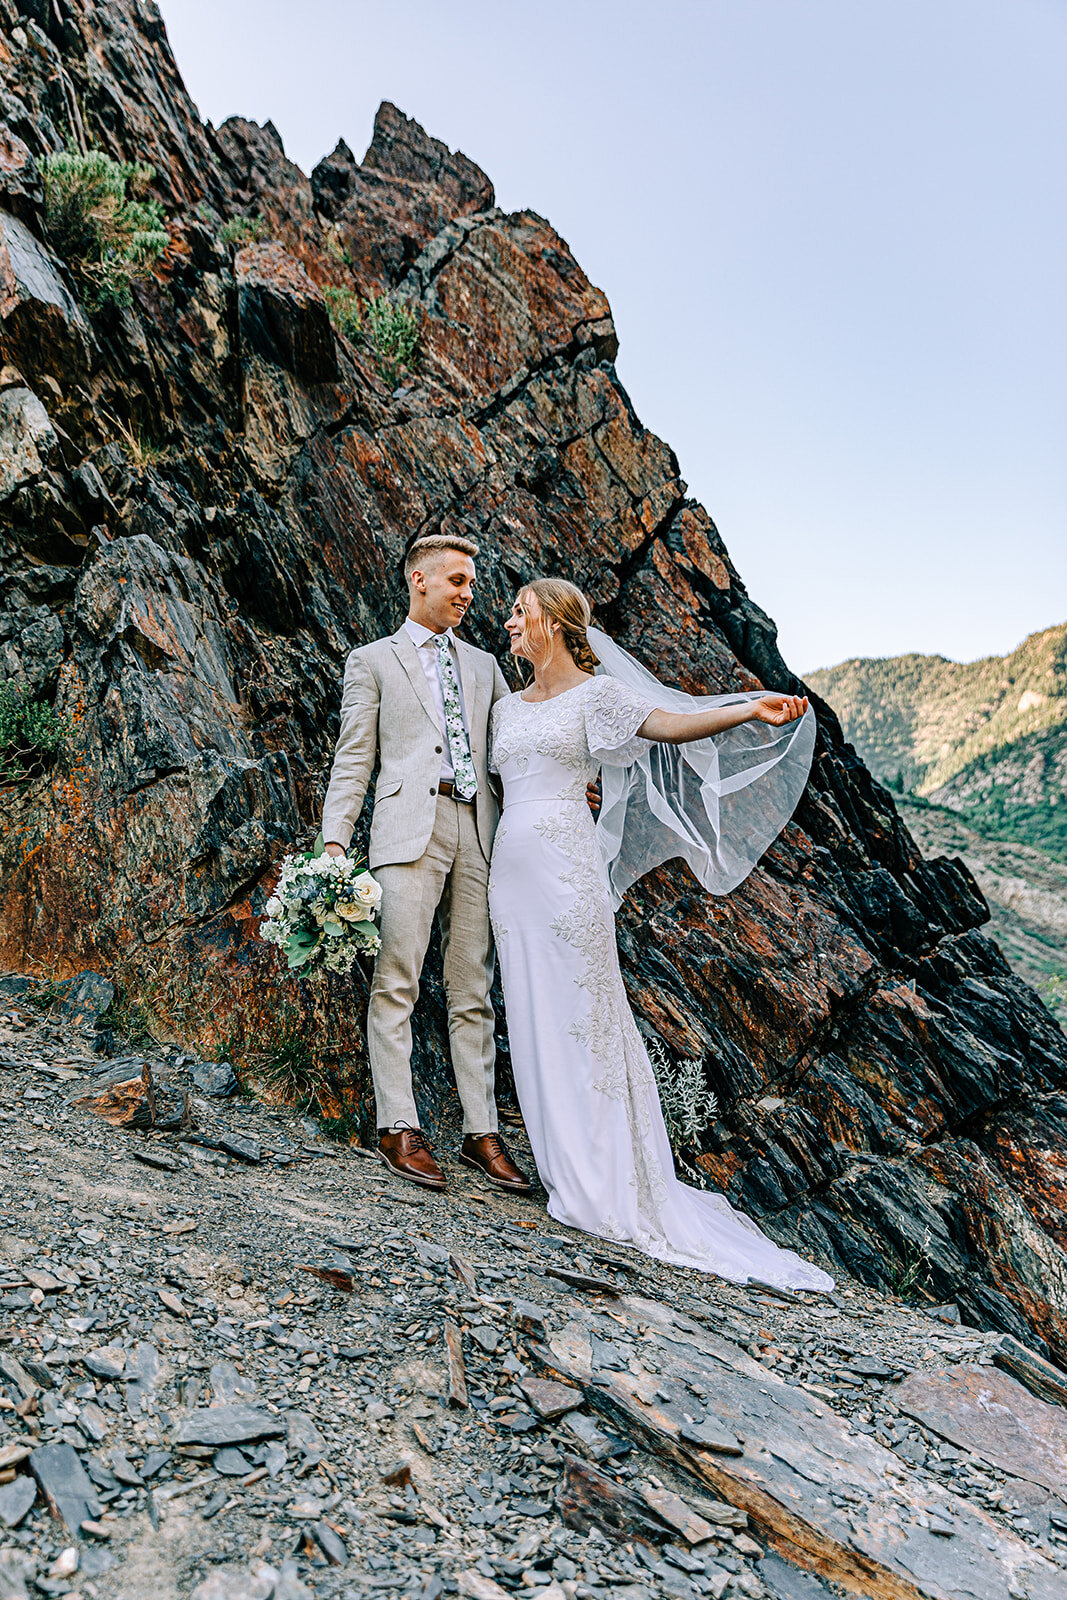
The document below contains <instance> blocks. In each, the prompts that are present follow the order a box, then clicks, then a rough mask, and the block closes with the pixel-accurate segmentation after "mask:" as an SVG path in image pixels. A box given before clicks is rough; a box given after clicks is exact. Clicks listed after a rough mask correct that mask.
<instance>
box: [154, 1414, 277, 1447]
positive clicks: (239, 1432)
mask: <svg viewBox="0 0 1067 1600" xmlns="http://www.w3.org/2000/svg"><path fill="white" fill-rule="evenodd" d="M286 1431H287V1429H286V1424H285V1419H284V1418H283V1417H275V1416H272V1415H271V1413H270V1412H269V1411H261V1410H260V1409H259V1408H258V1407H257V1406H209V1407H208V1408H207V1409H206V1410H200V1411H193V1412H191V1413H190V1414H189V1416H187V1417H183V1418H182V1420H181V1422H179V1424H178V1428H177V1432H176V1433H175V1435H174V1440H175V1443H176V1444H213V1445H218V1446H220V1447H221V1446H222V1445H224V1444H250V1443H251V1442H252V1440H253V1439H277V1438H279V1437H281V1436H282V1435H283V1434H284V1433H285V1432H286Z"/></svg>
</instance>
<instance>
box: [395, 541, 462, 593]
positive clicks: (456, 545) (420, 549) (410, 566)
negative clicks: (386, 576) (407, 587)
mask: <svg viewBox="0 0 1067 1600" xmlns="http://www.w3.org/2000/svg"><path fill="white" fill-rule="evenodd" d="M445 550H458V551H459V553H460V554H461V555H464V556H472V557H473V556H476V555H477V554H478V546H477V545H476V544H475V542H474V540H473V539H464V538H461V537H460V535H458V534H452V533H428V534H427V535H426V537H425V538H424V539H416V540H415V543H414V544H413V545H412V547H411V549H410V550H409V551H408V553H407V555H406V556H405V557H404V577H405V578H406V580H407V581H408V583H410V582H411V574H412V573H413V572H417V571H418V570H419V568H420V567H422V565H423V563H424V562H425V561H426V558H427V556H432V555H436V554H438V553H440V552H442V551H445Z"/></svg>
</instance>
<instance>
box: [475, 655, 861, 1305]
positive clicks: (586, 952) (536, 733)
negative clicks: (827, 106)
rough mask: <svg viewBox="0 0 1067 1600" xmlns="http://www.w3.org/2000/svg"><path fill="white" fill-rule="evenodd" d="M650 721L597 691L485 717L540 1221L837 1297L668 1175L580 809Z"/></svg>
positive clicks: (515, 1052) (503, 934) (607, 907)
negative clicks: (497, 796) (498, 802)
mask: <svg viewBox="0 0 1067 1600" xmlns="http://www.w3.org/2000/svg"><path fill="white" fill-rule="evenodd" d="M653 709H654V707H653V705H652V703H651V702H650V701H648V700H646V699H645V698H644V697H643V696H642V695H640V694H639V693H637V691H635V690H634V689H632V688H630V687H628V686H627V685H626V684H623V683H621V682H620V681H619V680H618V679H617V678H612V677H603V676H597V677H593V678H590V679H589V681H588V682H586V683H581V684H578V685H576V686H575V687H574V688H573V689H568V690H566V691H565V692H564V693H563V694H560V695H556V696H555V697H554V698H552V699H551V700H543V701H537V702H528V701H525V700H523V698H522V696H521V695H520V694H513V695H510V696H508V697H507V698H505V699H502V700H498V701H497V703H496V704H495V705H494V707H493V712H492V721H491V725H490V732H491V752H490V769H491V770H492V771H493V772H497V773H499V775H500V777H501V779H502V780H503V784H504V809H503V813H502V815H501V819H500V825H499V827H498V829H497V833H496V842H495V845H494V848H493V858H492V865H491V869H490V877H489V910H490V915H491V917H492V923H493V931H494V934H495V936H496V943H497V951H498V953H499V958H500V970H501V976H502V979H503V985H504V1001H505V1006H506V1009H507V1021H508V1036H509V1039H510V1041H511V1060H512V1067H513V1070H514V1074H515V1087H516V1090H517V1092H518V1097H519V1104H520V1106H521V1109H522V1114H523V1119H524V1121H525V1123H526V1129H527V1132H528V1134H529V1137H530V1144H531V1147H532V1149H533V1153H534V1160H535V1161H536V1163H537V1171H538V1174H539V1175H540V1178H541V1181H542V1182H543V1184H544V1186H545V1188H546V1189H547V1190H548V1210H549V1214H550V1215H551V1216H553V1217H554V1218H555V1219H556V1220H557V1221H558V1222H562V1223H566V1224H568V1225H569V1226H571V1227H573V1228H579V1229H581V1230H582V1231H583V1232H585V1233H589V1234H595V1235H596V1236H598V1237H599V1238H602V1239H609V1240H613V1241H616V1242H617V1243H620V1244H627V1245H633V1246H636V1247H637V1248H638V1249H639V1250H643V1251H644V1252H645V1253H646V1254H647V1255H650V1256H655V1257H657V1258H658V1259H659V1260H662V1261H671V1262H676V1263H679V1264H681V1265H683V1266H689V1267H696V1268H698V1269H700V1270H701V1271H704V1272H713V1273H717V1274H718V1275H719V1276H720V1277H722V1278H727V1279H730V1280H731V1281H732V1282H734V1283H744V1282H745V1281H746V1280H747V1279H749V1278H756V1279H760V1280H761V1281H763V1282H764V1283H769V1284H774V1285H776V1286H779V1287H781V1288H792V1289H824V1290H825V1289H832V1288H833V1279H832V1278H829V1277H828V1276H827V1274H826V1273H825V1272H822V1271H820V1269H819V1268H818V1267H815V1266H812V1265H810V1264H809V1263H808V1262H805V1261H803V1260H802V1259H801V1258H800V1257H799V1256H797V1255H795V1254H794V1253H793V1252H792V1251H790V1250H782V1249H779V1248H778V1246H777V1245H775V1244H774V1243H773V1242H772V1241H771V1240H770V1239H768V1238H767V1237H766V1235H765V1234H763V1233H761V1232H760V1230H759V1229H758V1228H757V1227H756V1224H755V1223H754V1222H752V1221H751V1219H750V1218H748V1217H746V1216H744V1215H743V1214H742V1213H741V1212H739V1211H735V1210H734V1209H733V1207H732V1206H731V1205H729V1203H728V1202H727V1201H726V1199H725V1198H724V1197H723V1196H722V1195H720V1194H716V1193H712V1192H704V1191H701V1190H699V1189H694V1188H691V1187H690V1186H688V1185H687V1184H683V1183H680V1182H679V1181H678V1179H677V1178H676V1177H675V1175H674V1164H673V1160H672V1157H671V1148H670V1143H669V1141H668V1138H667V1130H666V1127H665V1125H664V1121H663V1113H662V1111H661V1109H660V1103H659V1096H658V1093H657V1090H656V1081H655V1077H654V1074H653V1071H652V1066H651V1063H650V1061H649V1059H648V1054H647V1052H646V1050H645V1047H644V1045H643V1044H642V1042H641V1036H640V1034H639V1033H638V1031H637V1026H636V1024H635V1022H634V1019H633V1014H632V1013H631V1011H630V1007H629V1003H628V1001H627V998H626V991H625V988H624V987H623V981H622V974H621V972H620V970H619V957H618V949H617V946H616V941H615V919H614V914H613V911H612V904H611V899H610V897H609V890H608V883H607V877H606V873H605V870H604V866H603V864H602V861H601V858H600V852H599V848H598V844H597V836H596V827H595V823H594V820H593V816H592V813H591V812H590V810H589V806H588V804H587V801H586V797H585V791H586V785H587V784H588V783H589V782H590V781H591V780H592V779H594V778H595V777H596V775H597V772H598V770H599V769H600V767H601V766H628V765H630V764H631V763H632V762H633V761H634V760H635V758H636V757H637V755H638V754H640V752H641V751H647V749H648V742H647V741H646V740H644V739H640V738H637V737H635V732H636V729H637V728H639V727H640V725H641V723H642V722H643V721H644V720H645V718H646V717H647V716H648V714H649V712H650V711H652V710H653Z"/></svg>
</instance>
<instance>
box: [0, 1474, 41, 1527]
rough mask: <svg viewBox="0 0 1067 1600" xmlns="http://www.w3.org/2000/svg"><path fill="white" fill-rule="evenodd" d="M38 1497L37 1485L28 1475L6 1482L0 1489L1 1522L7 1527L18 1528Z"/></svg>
mask: <svg viewBox="0 0 1067 1600" xmlns="http://www.w3.org/2000/svg"><path fill="white" fill-rule="evenodd" d="M36 1498H37V1485H36V1483H35V1482H34V1480H33V1479H32V1478H30V1477H28V1476H25V1475H20V1476H19V1477H17V1478H13V1479H12V1481H11V1482H10V1483H5V1484H4V1486H3V1488H2V1489H0V1522H2V1523H3V1524H4V1527H5V1528H17V1527H18V1525H19V1523H20V1522H21V1521H22V1519H23V1517H24V1516H25V1515H26V1513H27V1511H28V1510H29V1509H30V1507H31V1506H32V1505H33V1502H34V1501H35V1500H36Z"/></svg>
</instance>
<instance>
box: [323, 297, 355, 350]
mask: <svg viewBox="0 0 1067 1600" xmlns="http://www.w3.org/2000/svg"><path fill="white" fill-rule="evenodd" d="M322 294H323V299H324V300H325V301H326V309H327V311H328V312H329V314H330V321H331V322H332V323H333V326H334V329H335V330H336V332H337V333H339V334H342V335H343V337H344V338H346V339H351V341H352V343H353V344H355V342H356V340H357V339H358V338H359V336H360V334H361V333H362V332H363V317H362V315H361V313H360V309H359V295H358V294H356V293H355V292H354V290H352V289H344V288H335V287H334V286H333V285H328V286H327V287H326V288H325V289H324V290H323V291H322Z"/></svg>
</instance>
